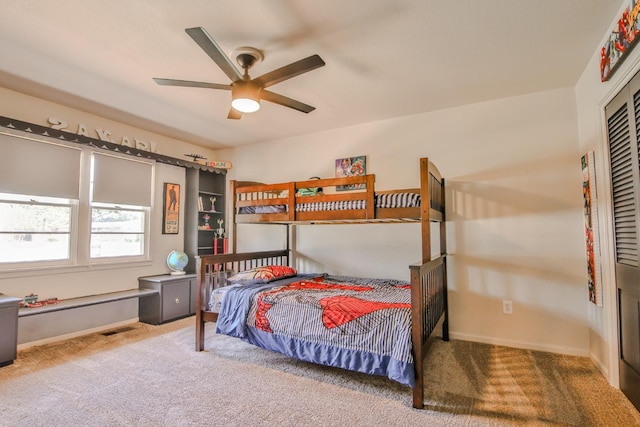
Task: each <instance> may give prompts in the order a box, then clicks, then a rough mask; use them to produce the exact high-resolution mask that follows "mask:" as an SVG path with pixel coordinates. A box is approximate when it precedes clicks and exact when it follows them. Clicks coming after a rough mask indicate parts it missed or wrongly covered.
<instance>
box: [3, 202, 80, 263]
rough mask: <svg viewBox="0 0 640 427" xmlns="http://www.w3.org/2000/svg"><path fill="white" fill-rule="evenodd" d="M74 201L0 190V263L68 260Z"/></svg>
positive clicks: (70, 256) (74, 210)
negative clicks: (0, 191)
mask: <svg viewBox="0 0 640 427" xmlns="http://www.w3.org/2000/svg"><path fill="white" fill-rule="evenodd" d="M76 212H77V203H75V201H71V200H65V199H55V198H45V197H37V196H34V197H33V198H32V197H25V196H20V195H13V194H7V193H0V248H2V249H0V263H9V264H15V263H22V262H36V261H70V260H71V259H72V255H73V251H74V248H75V246H74V245H73V244H72V239H71V236H72V232H73V227H72V224H73V223H74V218H75V217H76Z"/></svg>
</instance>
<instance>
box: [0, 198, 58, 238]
mask: <svg viewBox="0 0 640 427" xmlns="http://www.w3.org/2000/svg"><path fill="white" fill-rule="evenodd" d="M29 231H32V232H62V233H69V232H70V231H71V207H70V206H51V205H39V204H26V203H12V202H0V232H29Z"/></svg>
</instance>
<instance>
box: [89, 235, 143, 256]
mask: <svg viewBox="0 0 640 427" xmlns="http://www.w3.org/2000/svg"><path fill="white" fill-rule="evenodd" d="M142 254H144V234H99V233H94V234H92V235H91V258H104V257H120V256H134V255H142Z"/></svg>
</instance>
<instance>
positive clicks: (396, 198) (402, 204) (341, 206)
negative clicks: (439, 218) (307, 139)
mask: <svg viewBox="0 0 640 427" xmlns="http://www.w3.org/2000/svg"><path fill="white" fill-rule="evenodd" d="M375 204H376V208H414V207H419V206H420V194H417V193H389V194H379V195H378V194H376V195H375ZM366 207H367V202H366V201H365V200H351V201H338V202H316V203H298V204H296V212H318V211H339V210H352V209H366ZM286 211H287V207H286V205H272V206H250V207H245V208H240V209H239V210H238V213H241V214H242V213H278V212H286Z"/></svg>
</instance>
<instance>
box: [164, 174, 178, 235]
mask: <svg viewBox="0 0 640 427" xmlns="http://www.w3.org/2000/svg"><path fill="white" fill-rule="evenodd" d="M162 194H163V195H164V202H163V208H164V209H163V213H162V234H178V232H179V228H178V225H179V222H178V219H179V217H180V185H179V184H173V183H170V182H165V183H164V191H163V193H162Z"/></svg>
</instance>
